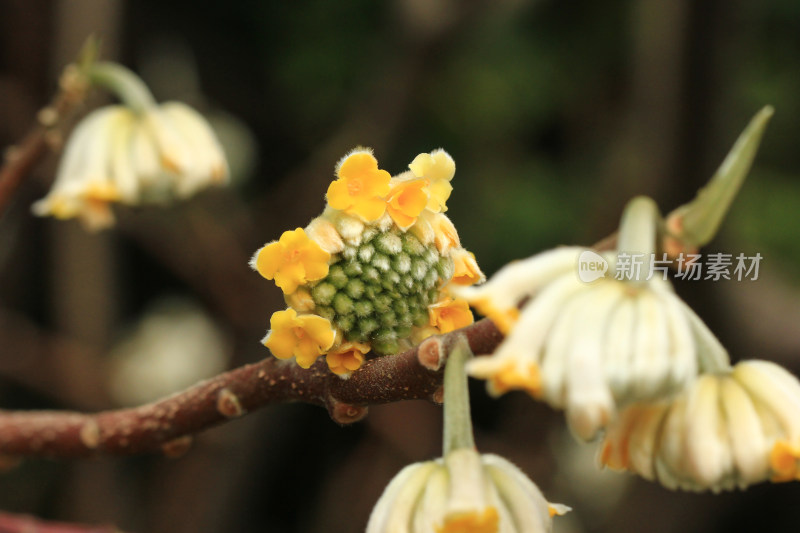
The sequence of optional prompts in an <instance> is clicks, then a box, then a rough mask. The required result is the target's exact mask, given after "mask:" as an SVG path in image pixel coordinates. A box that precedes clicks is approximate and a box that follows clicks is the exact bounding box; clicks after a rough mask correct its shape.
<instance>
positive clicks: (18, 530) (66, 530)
mask: <svg viewBox="0 0 800 533" xmlns="http://www.w3.org/2000/svg"><path fill="white" fill-rule="evenodd" d="M0 533H120V530H119V529H117V528H116V527H114V526H109V525H102V526H97V525H88V524H73V523H66V522H49V521H45V520H41V519H39V518H35V517H33V516H28V515H17V514H11V513H6V512H2V511H0Z"/></svg>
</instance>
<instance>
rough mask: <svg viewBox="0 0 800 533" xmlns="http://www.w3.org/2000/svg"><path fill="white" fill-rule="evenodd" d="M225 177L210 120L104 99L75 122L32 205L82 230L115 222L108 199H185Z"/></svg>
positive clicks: (166, 107)
mask: <svg viewBox="0 0 800 533" xmlns="http://www.w3.org/2000/svg"><path fill="white" fill-rule="evenodd" d="M227 177H228V167H227V162H226V161H225V156H224V154H223V152H222V149H221V147H220V146H219V143H218V142H217V140H216V138H215V136H214V133H213V132H212V130H211V127H210V126H209V125H208V123H207V122H206V121H205V119H204V118H203V117H202V116H201V115H200V114H198V113H197V112H196V111H194V110H193V109H191V108H189V107H188V106H186V105H184V104H181V103H177V102H168V103H165V104H162V105H160V106H156V105H155V104H154V105H153V106H152V107H148V108H147V109H145V110H144V111H142V112H141V113H136V112H134V111H133V110H132V109H129V108H127V107H125V106H121V105H113V106H107V107H103V108H100V109H98V110H96V111H93V112H92V113H90V114H89V115H88V116H87V117H86V118H85V119H84V120H83V121H81V122H80V123H79V124H78V126H77V127H76V128H75V131H74V132H73V134H72V135H71V136H70V137H69V139H68V140H67V146H66V149H65V151H64V157H63V159H62V160H61V163H60V165H59V168H58V173H57V175H56V179H55V182H54V183H53V187H52V189H51V190H50V192H49V193H48V194H47V196H46V197H45V198H43V199H41V200H39V201H38V202H36V203H35V204H34V205H33V208H32V210H33V212H34V214H36V215H39V216H46V215H52V216H55V217H57V218H61V219H65V218H73V217H78V218H79V219H80V220H81V221H82V222H83V223H84V225H85V226H86V227H87V228H88V229H92V230H97V229H103V228H106V227H108V226H111V225H113V223H114V216H113V214H112V212H111V210H110V208H109V204H110V203H116V202H119V203H123V204H126V205H139V204H142V203H148V202H159V203H163V202H164V201H169V200H172V199H174V198H186V197H188V196H190V195H192V194H194V193H195V192H197V191H198V190H200V189H202V188H204V187H207V186H209V185H212V184H222V183H224V182H225V181H226V180H227Z"/></svg>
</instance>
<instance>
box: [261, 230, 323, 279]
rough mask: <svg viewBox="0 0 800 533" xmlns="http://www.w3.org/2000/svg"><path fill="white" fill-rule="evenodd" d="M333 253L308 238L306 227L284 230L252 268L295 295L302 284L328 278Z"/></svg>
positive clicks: (264, 249) (268, 245)
mask: <svg viewBox="0 0 800 533" xmlns="http://www.w3.org/2000/svg"><path fill="white" fill-rule="evenodd" d="M330 258H331V254H329V253H328V252H326V251H325V250H323V249H322V247H320V245H319V244H317V243H316V242H315V241H313V240H311V239H309V238H308V236H307V235H306V233H305V231H303V229H302V228H297V229H296V230H294V231H284V232H283V235H281V238H280V240H278V241H273V242H271V243H269V244H267V245H265V246H264V247H262V248H261V249H260V250H259V251H258V252H256V254H255V255H254V256H253V259H252V260H251V261H250V266H252V267H253V268H254V269H256V270H258V273H259V274H261V275H262V276H264V277H265V278H267V279H274V280H275V284H276V285H277V286H278V287H280V288H281V289H283V292H284V294H292V293H293V292H294V291H295V290H296V289H297V287H298V286H299V285H303V284H305V283H306V282H309V281H316V280H318V279H322V278H324V277H325V276H327V275H328V261H329V260H330Z"/></svg>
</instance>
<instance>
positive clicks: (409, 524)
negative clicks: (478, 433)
mask: <svg viewBox="0 0 800 533" xmlns="http://www.w3.org/2000/svg"><path fill="white" fill-rule="evenodd" d="M568 510H569V508H568V507H566V506H563V505H559V504H549V503H548V502H547V500H545V498H544V496H543V495H542V493H541V491H540V490H539V488H538V487H537V486H536V485H535V484H534V483H533V482H532V481H531V480H530V479H528V477H527V476H526V475H525V474H524V473H523V472H522V471H521V470H520V469H519V468H517V467H516V466H514V465H513V464H512V463H510V462H509V461H507V460H506V459H504V458H502V457H500V456H497V455H492V454H483V455H481V454H479V453H478V452H477V451H475V450H474V449H470V448H461V449H457V450H453V451H451V452H449V453H448V454H447V455H445V457H443V458H440V459H437V460H435V461H427V462H423V463H415V464H412V465H409V466H407V467H406V468H404V469H403V470H401V471H400V473H398V474H397V475H396V476H395V477H394V479H393V480H392V481H391V482H390V483H389V485H388V486H387V487H386V489H385V490H384V492H383V495H382V496H381V498H380V499H379V500H378V503H377V504H376V505H375V508H374V509H373V511H372V514H371V515H370V518H369V523H368V524H367V533H390V532H395V531H404V532H407V533H423V532H430V533H433V532H435V533H498V532H502V533H532V532H536V533H538V532H542V533H545V532H548V531H551V530H552V516H553V515H554V514H563V513H565V512H567V511H568Z"/></svg>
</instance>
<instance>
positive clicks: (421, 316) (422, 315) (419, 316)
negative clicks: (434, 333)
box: [411, 309, 430, 328]
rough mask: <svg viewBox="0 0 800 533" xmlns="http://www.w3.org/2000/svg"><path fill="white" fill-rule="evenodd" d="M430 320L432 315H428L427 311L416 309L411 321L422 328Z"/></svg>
mask: <svg viewBox="0 0 800 533" xmlns="http://www.w3.org/2000/svg"><path fill="white" fill-rule="evenodd" d="M429 320H430V317H428V313H427V311H422V310H420V309H418V310H416V311H415V312H414V313H413V314H412V315H411V323H412V324H414V325H415V326H417V327H418V328H421V327H422V326H427V325H428V322H429Z"/></svg>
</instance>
